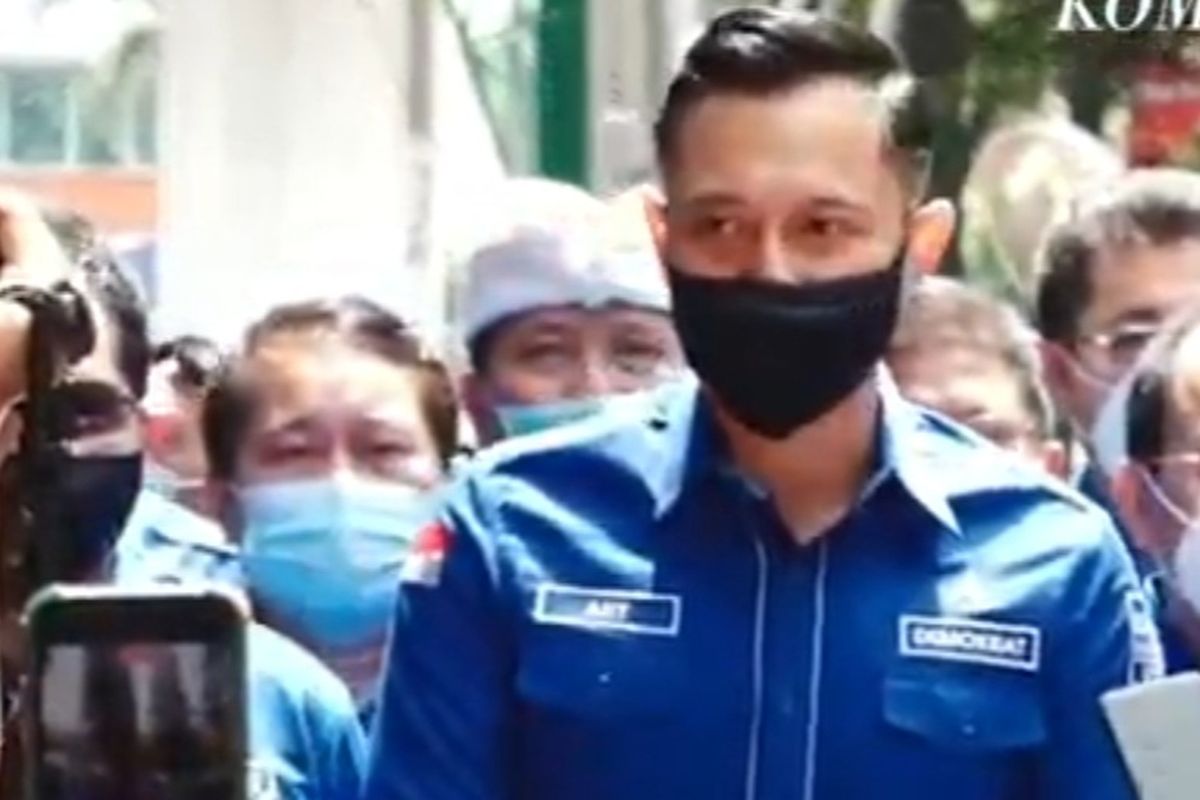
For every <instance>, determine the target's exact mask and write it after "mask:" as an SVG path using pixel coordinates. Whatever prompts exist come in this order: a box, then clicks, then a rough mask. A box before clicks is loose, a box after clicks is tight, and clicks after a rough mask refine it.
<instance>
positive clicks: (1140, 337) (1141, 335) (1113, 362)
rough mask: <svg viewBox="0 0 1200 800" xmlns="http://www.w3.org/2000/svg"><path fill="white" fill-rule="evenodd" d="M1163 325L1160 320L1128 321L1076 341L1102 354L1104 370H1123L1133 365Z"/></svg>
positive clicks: (1107, 371)
mask: <svg viewBox="0 0 1200 800" xmlns="http://www.w3.org/2000/svg"><path fill="white" fill-rule="evenodd" d="M1161 327H1162V326H1161V324H1160V323H1158V322H1127V323H1124V324H1122V325H1118V326H1117V327H1115V328H1113V329H1112V330H1107V331H1097V332H1095V333H1091V334H1087V335H1085V336H1080V337H1079V338H1078V339H1077V340H1076V342H1077V344H1079V345H1084V346H1087V347H1089V348H1091V349H1092V350H1093V352H1097V353H1100V354H1102V356H1103V359H1104V360H1103V364H1102V365H1101V368H1102V369H1103V371H1104V372H1106V373H1113V372H1121V371H1124V370H1125V369H1128V368H1129V367H1131V366H1133V363H1134V362H1135V361H1137V359H1138V356H1140V355H1141V354H1142V351H1143V350H1144V349H1145V348H1146V345H1147V344H1149V343H1150V340H1151V339H1153V338H1154V336H1155V334H1157V333H1158V332H1159V330H1160V329H1161Z"/></svg>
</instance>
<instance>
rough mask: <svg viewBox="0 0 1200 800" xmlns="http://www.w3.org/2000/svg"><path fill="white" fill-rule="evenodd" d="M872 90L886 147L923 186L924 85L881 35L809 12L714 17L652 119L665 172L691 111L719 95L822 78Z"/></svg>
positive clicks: (743, 11)
mask: <svg viewBox="0 0 1200 800" xmlns="http://www.w3.org/2000/svg"><path fill="white" fill-rule="evenodd" d="M837 77H844V78H849V79H851V80H854V81H857V82H860V83H862V84H863V85H865V86H869V87H872V88H874V89H875V90H876V91H877V93H878V94H879V96H880V99H881V100H882V101H883V102H884V104H885V109H886V111H887V115H888V125H887V128H888V130H887V134H888V138H889V141H888V144H890V145H891V146H892V147H893V148H895V149H896V150H897V151H898V152H900V153H902V154H903V155H904V156H905V157H906V161H907V162H908V163H907V164H906V166H907V167H909V168H911V170H912V175H913V176H914V178H915V181H914V183H915V184H916V185H917V186H918V187H921V186H923V183H924V176H925V173H926V172H927V170H928V155H929V150H930V147H931V144H932V139H933V125H932V117H931V114H930V110H929V105H928V103H927V101H926V96H925V92H924V91H923V89H922V87H921V85H920V84H919V83H918V82H917V81H916V80H915V78H913V76H912V75H911V74H910V73H908V72H907V71H906V70H905V69H904V67H903V66H902V63H901V60H900V57H899V56H898V55H897V54H896V52H895V51H894V50H893V49H892V48H891V47H890V46H888V44H887V43H885V42H884V41H883V40H882V39H880V38H878V37H876V36H874V35H873V34H871V33H868V32H866V31H862V30H859V29H857V28H855V27H853V26H852V25H849V24H847V23H845V22H841V21H839V20H837V19H833V18H830V17H823V16H819V15H816V14H813V13H811V12H791V11H782V10H779V9H773V8H762V7H750V8H740V9H736V10H733V11H729V12H726V13H724V14H721V15H720V16H718V17H717V18H716V19H714V20H713V21H712V22H711V23H710V24H709V26H708V28H707V29H706V30H705V31H704V33H703V34H702V35H701V36H700V38H699V39H698V40H697V41H696V42H695V43H694V44H693V45H692V46H691V48H689V49H688V51H687V54H686V55H685V56H684V60H683V65H682V66H681V67H680V68H679V70H678V71H677V72H676V73H675V76H674V77H673V78H672V80H671V83H670V86H669V87H668V89H667V95H666V99H665V101H664V102H663V105H662V108H661V109H660V111H659V115H658V119H657V121H656V122H655V124H654V142H655V149H656V153H657V157H658V164H659V169H660V170H661V171H663V172H664V173H665V172H667V171H668V167H669V166H670V164H671V161H672V158H673V156H674V154H675V151H676V146H677V144H678V137H679V131H680V129H681V128H682V126H683V121H684V119H685V118H686V116H687V114H688V113H689V112H690V111H691V110H693V109H694V108H695V107H696V106H697V105H699V104H700V102H701V101H703V100H704V99H706V98H708V97H712V96H715V95H743V96H751V97H768V96H772V95H777V94H782V93H784V92H787V91H789V90H791V89H794V88H796V87H798V86H802V85H804V84H806V83H809V82H811V81H814V80H818V79H821V78H837Z"/></svg>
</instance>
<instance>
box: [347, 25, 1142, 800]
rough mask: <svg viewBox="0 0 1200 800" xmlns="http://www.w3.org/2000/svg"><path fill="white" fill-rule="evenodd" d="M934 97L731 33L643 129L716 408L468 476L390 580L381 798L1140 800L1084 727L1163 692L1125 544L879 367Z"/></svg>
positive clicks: (686, 315)
mask: <svg viewBox="0 0 1200 800" xmlns="http://www.w3.org/2000/svg"><path fill="white" fill-rule="evenodd" d="M917 99H918V98H917V97H916V96H915V94H914V86H913V84H912V83H911V82H909V81H908V80H907V79H906V78H905V76H904V75H903V74H901V73H900V71H899V68H898V65H897V61H896V59H895V57H894V55H893V54H892V53H891V51H890V50H889V49H888V48H887V47H886V46H885V45H884V44H882V43H881V42H879V41H878V40H877V39H875V38H873V37H871V36H869V35H867V34H863V33H859V32H857V31H855V30H854V29H851V28H849V27H847V26H843V25H842V24H840V23H836V22H832V21H825V20H821V19H818V18H814V17H810V16H798V15H792V14H788V13H785V12H781V11H774V10H767V9H747V10H739V11H733V12H730V13H728V14H726V15H723V16H722V17H720V18H719V19H717V20H716V21H714V22H713V23H712V24H711V25H710V27H709V28H708V30H707V31H706V32H705V33H704V34H703V35H702V36H701V38H700V39H699V40H698V41H697V43H696V44H695V45H693V47H692V48H691V50H690V51H689V53H688V55H687V56H686V58H685V61H684V64H683V66H682V68H681V70H680V72H679V73H678V74H677V76H676V78H675V79H674V81H673V83H672V84H671V88H670V89H669V91H668V95H667V99H666V102H665V105H664V108H663V111H662V115H661V117H660V119H659V121H658V125H657V146H658V157H659V164H660V167H661V169H662V172H663V177H664V181H665V188H666V204H665V207H664V208H663V209H662V219H661V220H660V221H659V228H660V235H661V238H662V249H663V254H664V263H666V264H667V265H669V266H668V277H669V281H670V284H671V288H672V292H673V308H674V317H675V324H676V327H677V329H678V331H679V333H680V336H681V340H682V342H683V344H684V348H685V351H686V352H687V355H688V359H689V361H690V363H691V364H692V366H693V368H694V369H695V371H696V373H697V375H698V377H699V381H700V385H699V386H696V385H692V384H690V383H689V384H684V385H679V386H672V387H668V388H665V389H663V390H661V391H660V392H659V393H658V394H657V396H656V397H654V398H651V399H649V400H648V401H647V402H646V403H645V404H643V405H641V406H639V405H637V404H629V405H627V406H625V407H624V408H621V409H614V411H613V413H612V414H609V415H606V416H603V417H599V418H596V419H594V420H592V421H590V422H587V423H582V424H581V425H579V426H578V427H574V428H564V429H560V430H557V431H554V432H551V433H548V434H545V435H544V436H541V437H530V438H529V439H526V440H524V441H516V442H513V443H511V444H510V445H504V446H501V447H500V448H497V449H495V450H492V451H489V452H486V453H484V454H483V455H482V456H480V457H479V458H478V459H477V460H476V462H475V463H474V464H473V465H472V466H471V467H470V468H469V469H468V470H467V473H466V474H465V476H464V478H463V480H462V482H461V485H460V486H459V487H458V490H457V492H456V494H455V495H454V496H453V497H452V498H451V500H450V502H449V506H448V509H447V511H446V512H445V515H444V517H443V518H442V520H441V521H440V522H439V523H438V524H437V525H434V526H432V527H430V528H429V529H428V530H427V531H426V532H425V533H424V535H423V536H421V537H419V539H418V542H417V543H416V544H415V546H414V550H413V555H412V556H411V557H410V560H409V562H408V564H407V565H406V569H405V575H404V578H403V579H402V580H403V592H402V603H401V606H400V610H399V615H398V618H397V622H396V628H395V633H394V641H393V645H392V651H391V653H390V664H389V671H388V676H387V679H386V684H385V689H384V695H383V703H382V708H381V711H380V716H379V719H378V723H377V727H376V729H375V732H374V739H373V743H372V753H371V764H370V768H369V771H368V777H367V791H366V797H367V798H368V800H417V798H420V800H435V799H436V800H510V799H513V798H521V799H522V800H542V799H543V798H544V799H545V800H549V799H550V798H555V800H557V799H559V798H571V800H593V799H595V800H599V799H600V798H606V799H607V798H614V797H620V798H624V799H625V800H638V799H640V798H646V800H650V799H651V798H654V799H655V800H658V799H659V798H688V799H689V800H707V799H709V798H711V800H729V798H767V797H770V798H798V799H802V800H813V799H814V798H823V799H824V800H855V799H856V798H878V797H884V796H886V797H890V798H922V799H924V798H928V797H930V796H934V795H936V796H939V797H942V796H944V797H955V798H962V799H964V800H982V799H983V798H987V799H988V800H1017V798H1020V799H1021V800H1033V799H1035V798H1046V799H1047V800H1048V799H1049V798H1068V797H1069V798H1076V797H1078V798H1084V797H1086V798H1089V800H1109V798H1132V797H1133V796H1134V794H1133V790H1132V787H1131V786H1130V785H1129V782H1128V779H1127V776H1126V774H1125V770H1124V768H1123V766H1122V764H1121V760H1120V756H1119V755H1118V753H1117V752H1116V749H1115V747H1114V745H1113V742H1112V739H1111V736H1110V734H1109V731H1108V730H1107V727H1106V725H1105V722H1104V719H1103V715H1102V713H1101V709H1100V706H1099V702H1098V698H1099V696H1100V694H1101V693H1103V692H1105V691H1106V690H1108V689H1110V688H1113V687H1117V686H1122V685H1125V684H1127V683H1129V682H1131V681H1134V680H1137V679H1139V678H1142V677H1149V676H1153V675H1157V674H1159V673H1160V672H1161V650H1160V646H1159V642H1158V639H1157V634H1156V632H1155V630H1154V627H1153V622H1152V620H1151V618H1150V616H1149V613H1148V607H1147V606H1148V604H1147V602H1146V600H1145V598H1144V596H1143V595H1142V593H1141V591H1140V589H1139V587H1138V584H1137V581H1136V576H1135V574H1134V572H1133V568H1132V564H1131V563H1130V561H1129V558H1128V555H1127V554H1126V552H1125V551H1124V549H1123V547H1122V545H1121V543H1120V541H1119V539H1118V538H1117V536H1116V534H1115V532H1114V531H1113V530H1112V528H1111V524H1110V522H1109V521H1108V519H1107V518H1106V517H1105V516H1104V515H1103V514H1102V513H1101V512H1100V511H1099V510H1097V509H1096V508H1094V507H1093V506H1092V505H1090V504H1089V503H1087V502H1086V501H1084V500H1082V499H1080V498H1079V497H1078V496H1076V495H1075V494H1074V493H1072V492H1071V491H1070V490H1068V489H1066V488H1064V487H1062V486H1060V485H1059V484H1057V483H1055V482H1053V481H1052V480H1051V479H1049V478H1046V477H1044V476H1043V474H1042V473H1041V472H1040V471H1038V470H1036V469H1032V468H1030V467H1028V466H1027V465H1025V464H1024V463H1022V462H1021V461H1020V460H1019V459H1017V458H1013V457H1012V456H1009V455H1005V454H1003V453H1002V452H1001V451H1000V450H998V449H996V448H994V447H993V446H991V445H989V444H987V443H985V442H984V441H983V440H982V439H980V438H979V437H978V436H976V435H974V434H972V433H970V432H968V431H966V429H963V428H959V427H957V426H956V425H955V424H954V423H951V422H948V421H945V420H943V419H942V418H940V417H936V416H932V415H929V414H927V413H926V412H923V411H920V410H919V409H917V408H916V407H914V406H911V405H908V404H907V403H906V402H905V401H903V400H902V399H900V398H899V397H898V396H897V394H896V391H895V389H894V387H892V386H891V384H890V379H889V378H888V377H887V375H886V374H885V373H881V372H880V370H879V366H878V363H879V359H880V358H881V356H882V355H883V353H884V351H885V349H886V347H887V343H888V339H889V337H890V335H891V332H892V329H893V327H894V324H895V320H896V316H897V313H898V310H899V305H900V300H901V294H902V289H903V286H904V285H905V282H906V280H907V279H908V270H909V268H910V267H917V268H923V269H930V268H932V267H933V266H935V265H936V263H937V261H938V258H939V257H940V254H941V251H942V250H943V249H944V247H945V245H946V242H947V240H948V238H949V236H950V232H951V229H952V223H953V219H952V218H953V212H952V210H951V208H950V207H949V205H948V204H946V203H932V204H930V205H927V206H922V207H919V206H918V203H917V198H918V197H920V195H921V174H922V169H921V161H922V157H921V156H922V154H923V151H924V149H925V147H926V146H927V145H928V131H929V129H928V127H927V126H926V125H924V124H923V123H922V120H921V117H920V106H919V105H918V104H917V103H916V100H917Z"/></svg>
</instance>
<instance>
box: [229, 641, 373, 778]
mask: <svg viewBox="0 0 1200 800" xmlns="http://www.w3.org/2000/svg"><path fill="white" fill-rule="evenodd" d="M248 661H249V667H250V692H249V702H250V708H249V712H250V715H249V718H250V777H249V792H248V795H247V800H359V797H360V791H361V789H362V780H363V773H364V772H365V769H366V735H365V733H364V732H363V728H362V726H361V725H360V724H359V721H358V710H357V709H356V708H355V705H354V700H353V699H352V698H351V697H350V692H349V690H348V689H347V688H346V686H345V684H343V683H342V682H341V680H339V679H338V678H337V676H335V675H334V674H333V673H332V672H330V671H329V670H328V669H326V668H325V666H324V665H323V664H321V662H320V661H318V660H317V659H316V657H315V656H313V655H311V654H310V653H309V652H308V651H307V650H305V649H303V648H302V647H300V645H298V644H295V643H293V642H292V641H291V640H290V639H286V638H284V637H283V636H281V635H280V634H278V633H276V632H274V631H272V630H271V629H270V628H267V627H264V626H261V625H254V626H252V627H251V629H250V638H249V648H248Z"/></svg>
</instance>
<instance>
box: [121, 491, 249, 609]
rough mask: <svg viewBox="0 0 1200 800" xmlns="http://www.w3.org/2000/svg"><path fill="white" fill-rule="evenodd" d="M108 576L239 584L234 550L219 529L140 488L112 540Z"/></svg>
mask: <svg viewBox="0 0 1200 800" xmlns="http://www.w3.org/2000/svg"><path fill="white" fill-rule="evenodd" d="M114 556H115V558H114V564H113V568H112V574H113V578H114V580H116V581H117V582H118V583H120V582H124V581H126V580H137V581H144V580H154V581H163V582H177V581H181V580H188V581H195V580H206V581H213V582H216V583H224V584H229V585H231V586H241V585H242V572H241V563H240V560H239V557H238V550H237V548H236V547H235V546H234V545H232V544H230V542H229V540H228V539H227V538H226V536H225V531H223V530H222V529H221V527H220V526H219V525H218V524H217V523H215V522H213V521H212V520H210V519H207V518H205V517H202V516H200V515H199V514H197V513H195V512H193V511H191V510H190V509H188V508H185V507H184V506H181V505H179V504H178V503H176V502H174V501H172V500H168V499H167V498H165V497H163V496H162V495H160V494H158V493H156V492H153V491H150V490H147V489H143V490H142V491H141V492H140V493H139V494H138V497H137V502H136V503H135V504H134V506H133V510H132V511H131V512H130V514H129V518H128V519H127V520H126V521H125V529H124V531H122V533H121V538H120V539H119V540H118V541H117V547H116V550H115V553H114Z"/></svg>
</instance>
